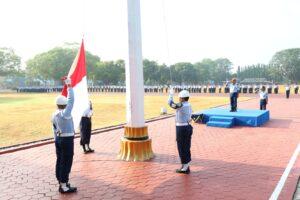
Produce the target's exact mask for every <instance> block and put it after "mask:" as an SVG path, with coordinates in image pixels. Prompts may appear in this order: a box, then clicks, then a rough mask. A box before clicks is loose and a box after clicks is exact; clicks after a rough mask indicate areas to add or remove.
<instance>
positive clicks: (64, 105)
mask: <svg viewBox="0 0 300 200" xmlns="http://www.w3.org/2000/svg"><path fill="white" fill-rule="evenodd" d="M63 81H64V84H65V85H66V86H67V88H68V89H67V90H68V97H67V98H66V97H65V96H63V95H60V96H58V97H57V98H56V105H57V111H56V112H55V113H54V114H53V117H52V124H53V132H54V135H55V136H54V137H55V148H56V179H57V180H58V182H59V192H60V193H73V192H76V191H77V188H76V187H72V186H71V185H70V184H69V174H70V172H71V168H72V163H73V155H74V133H75V131H74V124H73V118H72V115H71V112H72V109H73V105H74V92H73V88H72V85H71V80H70V79H69V78H63Z"/></svg>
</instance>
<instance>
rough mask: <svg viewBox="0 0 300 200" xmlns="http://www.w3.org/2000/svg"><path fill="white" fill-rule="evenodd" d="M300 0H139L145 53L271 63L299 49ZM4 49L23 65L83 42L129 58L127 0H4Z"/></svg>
mask: <svg viewBox="0 0 300 200" xmlns="http://www.w3.org/2000/svg"><path fill="white" fill-rule="evenodd" d="M299 9H300V0H184V1H183V0H141V23H142V51H143V57H144V58H148V59H151V60H155V61H157V62H159V63H166V64H168V65H170V64H173V63H176V62H192V63H194V62H198V61H201V60H202V59H203V58H211V59H217V58H220V57H222V58H224V57H226V58H228V59H230V60H231V61H232V62H233V64H234V66H235V67H237V66H245V65H250V64H256V63H266V64H267V63H268V62H269V61H270V59H271V58H272V56H273V55H274V54H275V53H276V52H277V51H280V50H283V49H287V48H297V47H300V12H299ZM0 19H1V24H0V26H1V29H0V47H12V48H13V49H15V51H16V53H17V54H18V55H20V56H21V57H22V61H23V63H25V61H27V60H28V59H31V58H33V57H34V56H35V55H36V54H38V53H42V52H45V51H48V50H50V49H51V48H53V47H56V46H61V45H63V44H64V43H65V42H78V43H80V42H81V39H82V37H83V35H84V41H85V47H86V50H88V51H90V52H92V53H93V54H96V55H98V56H100V58H101V60H116V59H127V57H128V50H127V49H128V39H127V1H126V0H0Z"/></svg>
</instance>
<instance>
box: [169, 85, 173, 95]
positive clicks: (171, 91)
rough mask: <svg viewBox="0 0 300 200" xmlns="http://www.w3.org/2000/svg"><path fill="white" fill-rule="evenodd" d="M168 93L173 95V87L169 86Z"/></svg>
mask: <svg viewBox="0 0 300 200" xmlns="http://www.w3.org/2000/svg"><path fill="white" fill-rule="evenodd" d="M169 94H170V96H173V95H174V89H173V87H170V91H169Z"/></svg>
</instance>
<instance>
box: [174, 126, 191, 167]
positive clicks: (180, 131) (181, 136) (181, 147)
mask: <svg viewBox="0 0 300 200" xmlns="http://www.w3.org/2000/svg"><path fill="white" fill-rule="evenodd" d="M192 134H193V127H192V126H191V125H188V126H176V142H177V149H178V153H179V157H180V161H181V164H187V163H189V162H190V161H191V140H192Z"/></svg>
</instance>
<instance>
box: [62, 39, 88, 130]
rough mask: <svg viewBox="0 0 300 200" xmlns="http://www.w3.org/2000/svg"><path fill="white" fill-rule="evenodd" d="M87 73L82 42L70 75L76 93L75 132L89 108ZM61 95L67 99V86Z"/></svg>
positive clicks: (74, 107)
mask: <svg viewBox="0 0 300 200" xmlns="http://www.w3.org/2000/svg"><path fill="white" fill-rule="evenodd" d="M86 71H87V70H86V64H85V51H84V43H83V40H82V43H81V46H80V49H79V51H78V53H77V55H76V57H75V59H74V61H73V64H72V66H71V68H70V71H69V74H68V78H70V79H71V84H72V87H73V91H74V106H73V110H72V117H73V123H74V129H75V130H76V129H77V128H78V127H79V124H80V120H81V117H82V115H83V113H84V111H85V110H86V109H88V108H89V95H88V89H87V78H86V77H87V73H86ZM61 94H62V95H64V96H66V97H67V96H68V90H67V87H66V86H64V88H63V90H62V93H61Z"/></svg>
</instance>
